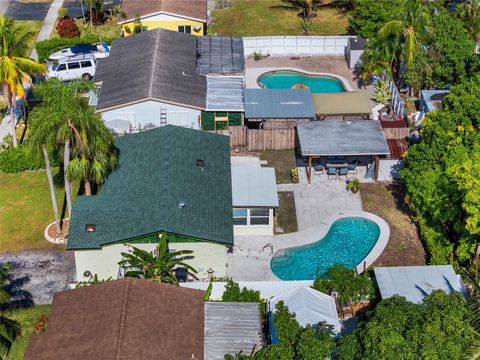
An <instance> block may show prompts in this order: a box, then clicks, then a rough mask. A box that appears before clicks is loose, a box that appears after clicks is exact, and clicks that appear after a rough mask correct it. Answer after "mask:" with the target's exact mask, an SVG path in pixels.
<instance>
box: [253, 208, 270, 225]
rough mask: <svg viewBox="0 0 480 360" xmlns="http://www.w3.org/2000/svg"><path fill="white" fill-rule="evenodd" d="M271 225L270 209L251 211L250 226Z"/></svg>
mask: <svg viewBox="0 0 480 360" xmlns="http://www.w3.org/2000/svg"><path fill="white" fill-rule="evenodd" d="M269 223H270V212H269V210H268V209H251V210H250V225H268V224H269Z"/></svg>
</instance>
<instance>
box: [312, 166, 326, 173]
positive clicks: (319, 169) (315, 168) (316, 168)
mask: <svg viewBox="0 0 480 360" xmlns="http://www.w3.org/2000/svg"><path fill="white" fill-rule="evenodd" d="M324 170H325V168H324V167H323V165H320V164H315V165H313V173H314V174H315V175H319V174H322V175H323V171H324Z"/></svg>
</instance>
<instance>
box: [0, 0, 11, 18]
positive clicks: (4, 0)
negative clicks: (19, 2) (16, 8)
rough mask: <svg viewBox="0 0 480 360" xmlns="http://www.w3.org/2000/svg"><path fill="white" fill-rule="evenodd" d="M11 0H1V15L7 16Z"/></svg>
mask: <svg viewBox="0 0 480 360" xmlns="http://www.w3.org/2000/svg"><path fill="white" fill-rule="evenodd" d="M10 2H11V0H0V15H5V14H6V13H7V9H8V7H9V6H10Z"/></svg>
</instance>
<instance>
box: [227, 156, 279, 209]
mask: <svg viewBox="0 0 480 360" xmlns="http://www.w3.org/2000/svg"><path fill="white" fill-rule="evenodd" d="M232 198H233V200H232V202H233V207H265V208H277V207H278V193H277V181H276V178H275V169H274V168H266V167H265V168H264V167H253V166H232Z"/></svg>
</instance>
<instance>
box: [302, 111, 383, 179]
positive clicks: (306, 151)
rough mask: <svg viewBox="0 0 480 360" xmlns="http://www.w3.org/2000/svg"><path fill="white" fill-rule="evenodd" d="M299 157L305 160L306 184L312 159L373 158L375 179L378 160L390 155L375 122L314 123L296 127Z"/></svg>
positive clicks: (310, 175)
mask: <svg viewBox="0 0 480 360" xmlns="http://www.w3.org/2000/svg"><path fill="white" fill-rule="evenodd" d="M297 133H298V141H299V144H300V150H301V154H302V156H303V157H304V158H307V159H308V183H309V184H311V180H312V160H313V159H317V160H318V159H322V158H326V159H327V160H330V159H334V158H336V159H338V158H345V157H347V156H349V157H351V156H373V157H375V175H374V179H375V180H376V179H377V178H378V161H379V157H380V156H382V157H386V156H388V155H390V150H389V148H388V144H387V141H386V140H385V136H384V135H383V131H382V127H381V126H380V123H379V122H378V121H373V120H356V121H316V122H310V123H300V124H298V126H297Z"/></svg>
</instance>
